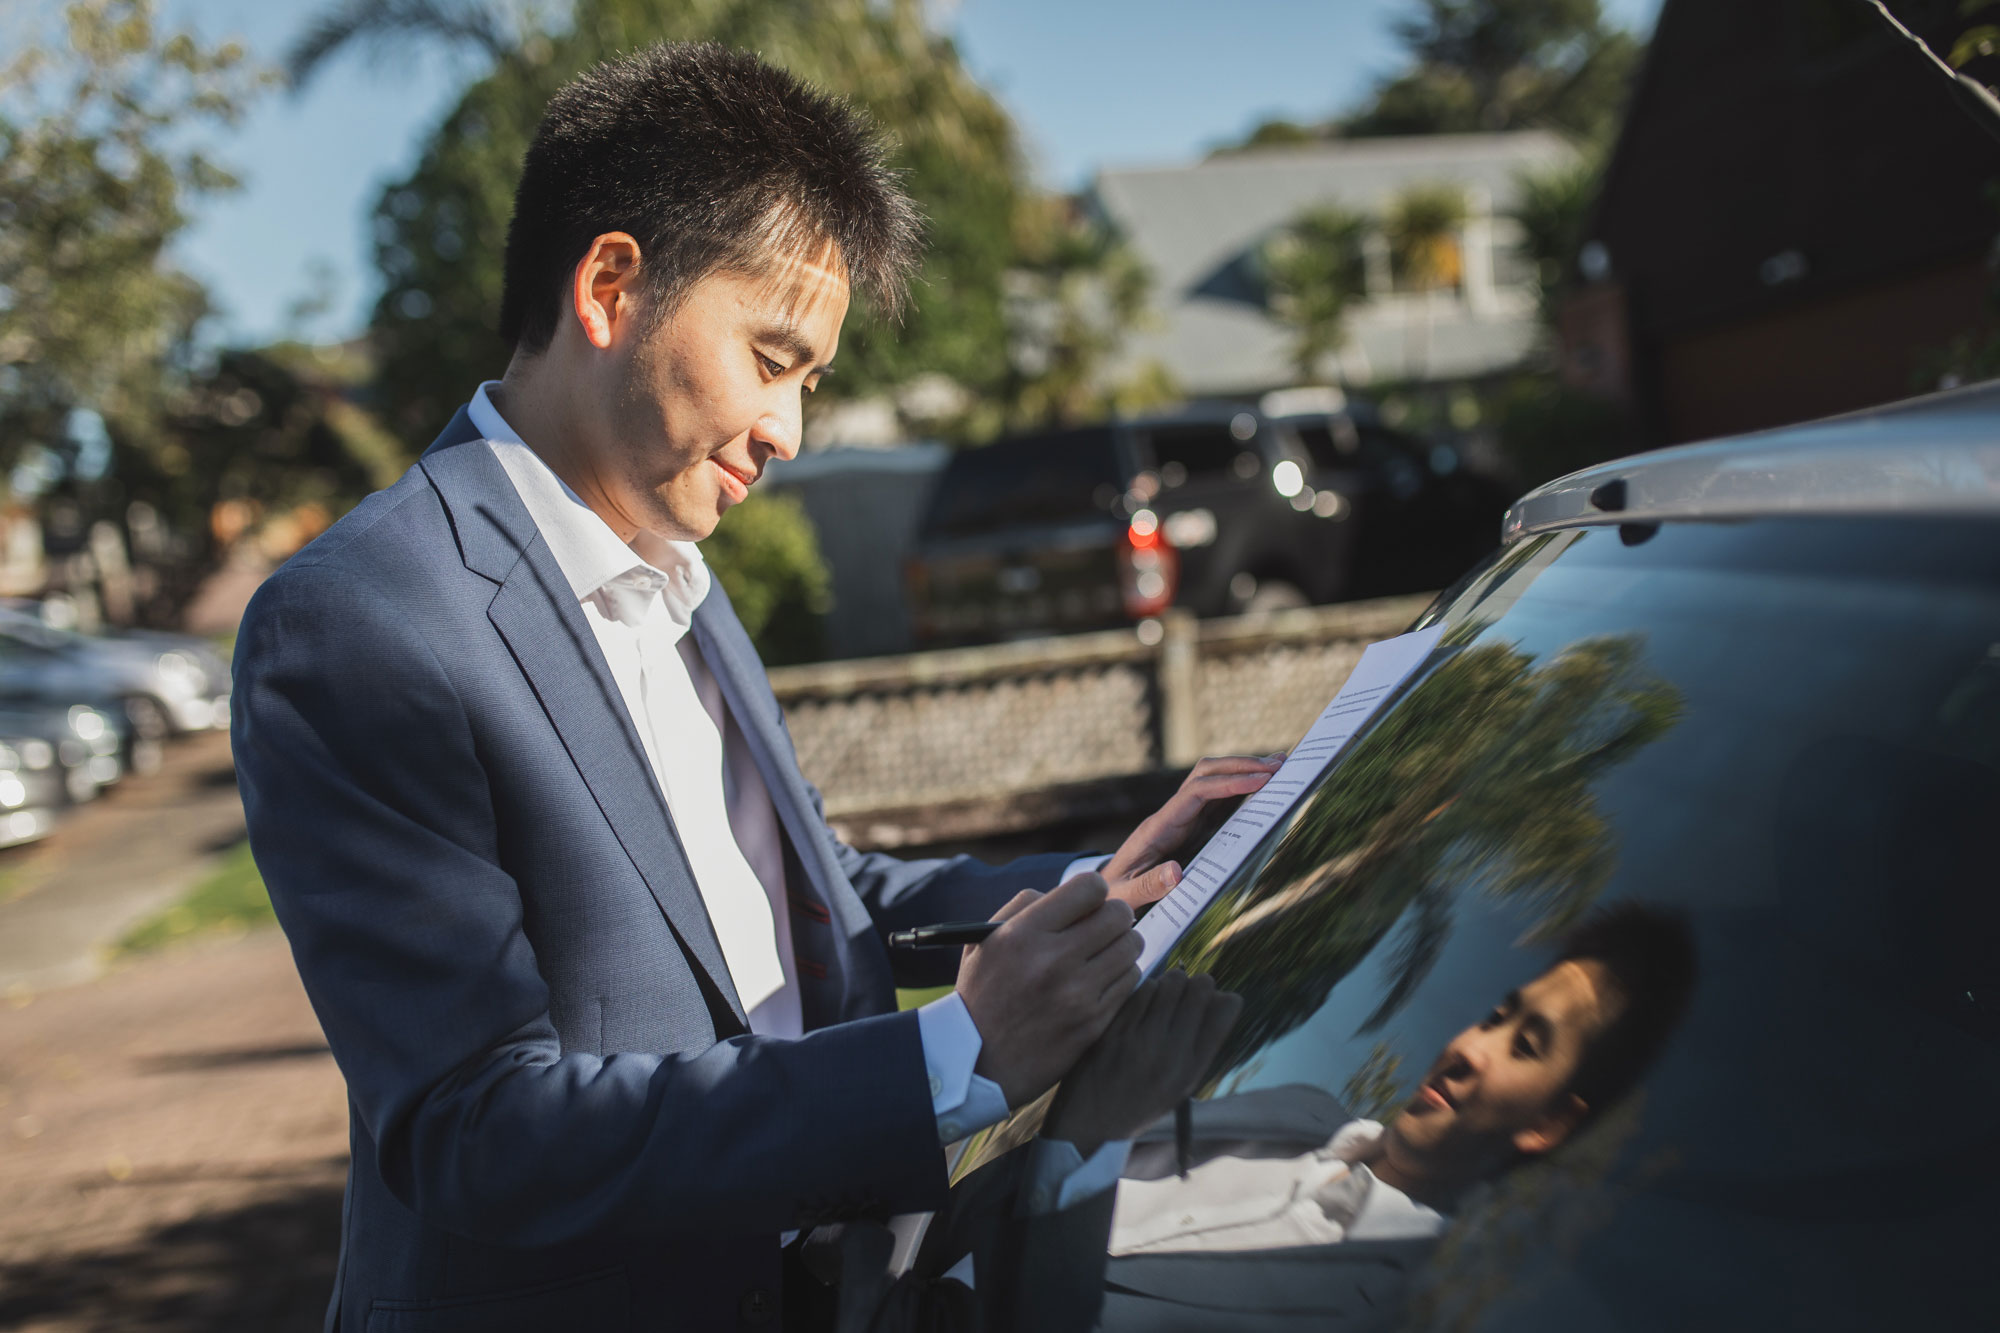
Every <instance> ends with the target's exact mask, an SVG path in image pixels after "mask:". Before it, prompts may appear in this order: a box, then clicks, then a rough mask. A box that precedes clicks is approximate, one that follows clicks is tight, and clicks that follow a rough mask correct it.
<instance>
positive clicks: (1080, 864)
mask: <svg viewBox="0 0 2000 1333" xmlns="http://www.w3.org/2000/svg"><path fill="white" fill-rule="evenodd" d="M1110 864H1111V858H1110V857H1109V856H1101V855H1098V854H1096V853H1092V854H1091V855H1089V856H1079V857H1077V858H1076V860H1074V861H1071V862H1070V863H1069V864H1068V865H1067V866H1064V867H1063V872H1062V878H1061V879H1059V880H1057V881H1056V883H1058V884H1067V883H1069V882H1070V881H1071V880H1073V879H1075V878H1076V877H1077V876H1078V875H1081V874H1084V873H1085V872H1087V871H1097V870H1102V869H1104V867H1106V866H1108V865H1110Z"/></svg>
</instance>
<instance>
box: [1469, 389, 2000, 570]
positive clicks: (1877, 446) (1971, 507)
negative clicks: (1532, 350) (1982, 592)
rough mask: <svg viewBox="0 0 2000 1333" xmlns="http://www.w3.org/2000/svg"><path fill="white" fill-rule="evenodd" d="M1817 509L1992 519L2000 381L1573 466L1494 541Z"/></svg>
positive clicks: (1515, 512)
mask: <svg viewBox="0 0 2000 1333" xmlns="http://www.w3.org/2000/svg"><path fill="white" fill-rule="evenodd" d="M1820 514H1880V515H1901V514H1938V515H1944V514H2000V380H1992V381H1987V382H1985V383H1982V384H1974V385H1969V386H1967V387H1965V388H1963V389H1953V390H1949V391H1947V392H1944V393H1935V394H1930V395H1927V396H1925V397H1922V398H1913V399H1910V400H1908V401H1906V402H1901V403H1894V404H1891V405H1889V406H1886V407H1879V408H1869V409H1867V410H1865V411H1861V412H1850V413H1848V414H1846V415H1844V416H1837V417H1828V418H1826V419H1825V420H1823V421H1814V422H1809V423H1807V424H1805V425H1801V426H1786V427H1782V428H1780V429H1777V430H1768V431H1759V432H1757V433H1755V434H1751V435H1739V436H1734V437H1731V438H1728V439H1722V440H1711V441H1708V442H1707V443H1703V444H1688V445H1679V446H1676V447H1674V448H1671V449H1661V450H1658V451H1656V452H1653V453H1646V454H1635V455H1633V456H1632V457H1630V458H1621V459H1617V460H1615V461H1613V462H1609V463H1601V464H1599V465H1597V466H1596V467H1591V468H1586V469H1584V470H1583V471H1581V472H1573V473H1571V474H1570V475H1569V476H1567V477H1561V478H1558V479H1557V480H1555V481H1552V482H1549V483H1548V484H1546V485H1544V486H1540V487H1538V488H1536V489H1535V490H1532V491H1530V492H1528V493H1527V494H1526V495H1524V496H1522V497H1521V498H1520V499H1518V500H1516V501H1515V502H1514V503H1513V505H1512V506H1511V507H1510V508H1509V509H1508V510H1507V517H1506V519H1505V521H1504V523H1503V525H1502V528H1501V542H1502V543H1503V544H1505V543H1510V542H1514V541H1518V540H1520V539H1521V538H1523V537H1527V536H1532V535H1533V534H1535V533H1537V532H1546V531H1548V530H1550V529H1552V528H1565V527H1575V526H1578V525H1582V524H1591V523H1650V522H1657V521H1661V520H1669V519H1704V518H1711V519H1712V518H1764V517H1774V516H1781V515H1782V516H1790V515H1820Z"/></svg>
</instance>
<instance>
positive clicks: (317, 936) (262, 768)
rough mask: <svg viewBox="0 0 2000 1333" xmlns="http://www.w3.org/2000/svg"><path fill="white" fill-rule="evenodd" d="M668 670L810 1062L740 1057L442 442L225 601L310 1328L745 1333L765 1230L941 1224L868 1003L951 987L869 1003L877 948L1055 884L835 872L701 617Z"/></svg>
mask: <svg viewBox="0 0 2000 1333" xmlns="http://www.w3.org/2000/svg"><path fill="white" fill-rule="evenodd" d="M693 633H694V634H695V636H696V638H697V641H698V642H699V644H700V646H701V650H702V653H703V656H704V657H705V658H706V660H707V662H708V664H709V667H710V669H711V670H712V671H713V672H714V674H715V676H716V679H717V680H718V681H719V682H720V684H721V687H722V692H723V695H724V697H725V698H726V699H727V701H728V704H729V708H730V711H731V713H732V714H733V716H734V717H735V718H736V720H737V722H738V724H739V725H740V726H741V728H742V729H743V732H744V734H745V735H746V736H747V737H748V739H749V743H750V746H751V749H752V750H753V751H754V753H755V756H756V760H757V765H758V769H759V771H760V772H761V773H762V775H763V778H764V781H765V783H766V785H767V786H768V787H769V788H770V792H771V798H772V800H773V802H774V803H775V805H776V807H777V812H778V815H779V818H780V821H781V823H782V825H783V829H784V834H785V841H786V847H785V853H786V864H787V866H788V870H789V877H788V889H789V893H790V899H791V907H792V918H791V927H792V938H793V941H794V949H795V953H796V958H797V963H798V972H799V980H800V987H801V990H802V993H803V994H802V999H803V1004H804V1011H805V1017H806V1024H807V1027H808V1029H809V1030H810V1031H809V1034H808V1035H807V1036H806V1037H805V1038H804V1039H802V1040H797V1041H783V1040H774V1039H767V1038H761V1037H757V1036H752V1035H748V1034H747V1033H746V1030H745V1026H744V1014H743V1008H742V1005H741V1003H740V1002H739V1000H738V998H737V996H736V993H735V990H734V988H733V987H732V986H731V984H730V979H729V974H728V971H727V969H726V968H725V967H724V965H723V961H722V953H721V950H720V948H719V946H718V945H717V942H716V936H715V931H714V929H713V928H712V926H711V925H710V923H709V920H708V916H707V913H706V911H705V909H704V907H703V905H702V899H701V896H700V894H699V892H698V891H697V890H696V887H695V883H694V879H693V876H692V873H691V871H690V870H689V867H688V862H687V859H686V857H685V855H684V854H683V852H682V850H681V846H680V843H679V841H678V839H677V837H676V834H675V830H674V824H673V820H672V818H671V817H670V816H669V814H668V812H667V808H666V804H665V802H664V800H663V799H662V797H661V794H660V790H659V787H658V784H657V783H656V782H655V780H654V777H653V774H652V770H651V768H650V767H649V766H648V764H647V761H646V758H645V752H644V750H643V749H642V748H641V746H640V742H639V738H638V735H637V733H636V732H635V731H634V729H633V727H632V723H631V721H630V719H629V717H628V716H627V714H626V712H625V709H624V706H623V704H622V702H621V700H620V697H619V694H618V690H617V687H616V685H615V684H614V682H613V680H612V678H611V675H610V672H609V670H608V668H607V667H606V665H605V662H604V659H603V655H602V654H601V653H600V651H599V650H598V647H597V641H596V639H595V637H594V636H593V635H592V633H591V631H590V628H589V626H588V625H587V624H586V622H585V620H584V617H583V614H582V611H581V608H580V607H579V606H578V605H577V602H576V598H575V597H574V595H573V594H572V593H571V591H570V588H569V585H568V583H567V582H566V581H565V580H564V578H563V575H562V572H561V570H560V569H558V568H557V566H556V563H555V560H554V558H553V557H552V556H551V555H550V553H549V550H548V547H547V546H546V544H545V543H544V542H543V540H542V539H541V537H540V535H539V533H538V532H537V530H536V528H535V526H534V524H533V522H532V520H531V519H530V518H529V516H528V512H527V510H526V508H525V507H524V506H523V505H522V504H521V501H520V499H519V497H518V495H517V494H516V492H515V491H514V488H513V486H512V484H511V483H510V482H509V480H508V478H507V476H506V474H505V473H504V472H503V471H502V470H501V468H500V465H499V462H498V460H497V459H495V458H494V456H493V453H492V451H491V449H490V448H488V447H487V446H486V445H485V444H484V443H483V442H482V441H481V440H480V439H479V438H478V432H477V431H476V430H475V429H474V428H473V427H472V425H471V423H470V420H469V419H468V417H467V415H466V414H465V413H464V412H460V413H459V414H458V416H457V417H456V418H455V419H454V420H453V421H452V423H451V425H450V426H449V427H448V428H447V429H446V431H445V433H444V434H443V435H442V436H440V437H439V439H438V441H437V442H436V443H435V444H434V445H432V446H431V448H430V449H429V450H428V451H427V452H426V453H425V454H424V456H423V458H422V459H421V460H419V462H418V463H417V464H416V466H414V467H412V468H411V469H410V471H409V472H408V473H407V474H406V475H405V476H404V477H403V478H402V480H400V481H399V482H397V483H396V485H394V486H392V487H391V488H389V489H388V490H386V491H383V492H380V493H378V494H376V495H374V496H371V497H370V498H368V499H367V500H365V501H364V502H362V504H361V505H359V506H358V507H357V508H356V509H355V510H354V511H353V512H352V513H350V514H349V515H347V516H346V517H345V518H343V519H342V520H341V521H340V522H339V523H337V524H335V525H334V526H333V528H332V529H331V530H329V531H328V532H327V533H326V534H324V535H323V536H321V537H320V538H319V539H318V540H317V541H315V542H313V543H312V545H310V546H309V547H307V548H306V549H305V550H303V551H301V552H300V553H299V554H298V555H297V556H295V557H293V558H292V559H291V560H290V561H289V562H287V563H286V564H285V565H284V567H283V568H281V569H280V570H278V571H277V573H275V574H274V575H273V576H272V577H271V578H270V579H269V580H268V581H267V582H266V583H265V585H264V586H263V588H262V589H261V590H260V591H259V592H258V594H257V596H256V598H255V599H254V600H253V601H252V603H251V606H250V609H249V612H248V613H247V614H246V616H245V617H244V620H243V627H242V631H241V634H240V635H239V638H238V641H237V649H236V668H235V670H236V685H235V696H234V718H235V721H234V736H233V740H234V744H235V752H236V763H237V771H238V775H239V778H240V781H241V784H242V789H243V797H244V805H245V809H246V811H247V814H248V818H249V826H250V839H251V846H252V849H253V851H254V852H255V855H256V858H257V864H258V866H259V867H260V869H261V870H262V871H263V873H264V877H265V880H266V882H267V883H268V884H269V886H270V890H271V898H272V902H273V903H274V905H275V906H276V908H277V912H278V919H279V921H280V922H281V923H282V925H283V926H284V929H285V932H286V934H287V936H288V937H289V939H290V942H291V946H292V950H293V954H294V957H295V958H296V959H297V962H298V968H299V973H300V975H301V977H303V979H304V981H305V987H306V991H307V993H308V995H309V996H310V997H311V999H312V1003H313V1006H314V1008H315V1009H316V1011H317V1012H318V1015H319V1019H320V1022H321V1024H322V1025H323V1026H324V1027H325V1029H326V1034H327V1039H328V1041H329V1043H330V1044H331V1046H332V1049H333V1054H334V1058H335V1059H336V1060H337V1061H338V1063H339V1065H340V1069H341V1072H342V1073H343V1074H344V1075H345V1076H346V1080H347V1087H348V1099H349V1110H350V1114H349V1120H350V1125H351V1131H350V1139H351V1144H352V1151H353V1160H352V1166H351V1168H350V1172H349V1177H348V1188H347V1201H346V1215H345V1220H344V1222H343V1227H342V1245H341V1264H340V1272H339V1277H338V1279H337V1284H336V1291H335V1295H334V1302H333V1306H332V1308H331V1309H330V1311H329V1316H328V1327H329V1328H344V1329H351V1330H357V1331H358V1330H364V1329H365V1330H368V1331H369V1333H419V1331H430V1333H436V1331H438V1330H458V1329H467V1330H470V1329H479V1330H485V1331H488V1333H504V1330H511V1329H523V1330H525V1329H538V1330H539V1329H552V1328H578V1329H583V1328H588V1329H593V1330H617V1329H625V1328H631V1329H726V1328H734V1327H737V1326H738V1325H739V1323H746V1324H750V1325H760V1324H763V1325H768V1324H772V1323H773V1322H774V1321H775V1319H776V1317H777V1300H778V1293H779V1254H778V1243H777V1239H776V1237H777V1234H778V1233H779V1232H780V1231H782V1230H784V1229H787V1228H792V1227H798V1226H802V1225H808V1224H812V1223H815V1222H818V1221H823V1220H830V1219H835V1218H838V1217H841V1216H845V1215H849V1214H854V1213H857V1212H861V1211H865V1210H888V1211H905V1210H917V1209H927V1208H932V1207H935V1206H936V1205H937V1204H938V1203H939V1202H940V1201H941V1200H942V1198H943V1195H944V1191H945V1176H944V1169H943V1163H942V1157H941V1154H940V1152H939V1149H938V1142H937V1127H936V1123H935V1120H934V1116H933V1112H932V1109H931V1101H930V1093H929V1089H928V1086H927V1076H926V1072H925V1068H924V1063H923V1054H922V1046H921V1042H920V1040H919V1036H918V1030H917V1023H916V1016H915V1015H914V1014H898V1013H896V1012H895V992H894V987H895V986H896V984H898V982H901V983H902V984H906V985H908V984H924V983H928V982H941V981H948V980H949V979H950V977H949V972H948V971H947V972H945V973H943V974H939V973H937V972H935V971H933V972H932V973H931V974H930V975H919V974H916V973H908V974H904V975H897V974H896V972H895V970H894V969H893V968H892V965H891V958H890V955H889V953H888V951H887V949H886V948H885V946H884V942H883V936H884V934H885V933H886V932H887V931H888V930H890V929H893V928H896V927H898V926H904V925H914V924H919V923H921V922H924V921H933V920H944V919H956V918H967V917H984V916H987V915H989V914H990V913H991V912H992V911H993V910H994V909H995V908H997V907H998V906H999V905H1000V904H1001V903H1002V902H1004V901H1005V900H1006V899H1008V898H1009V897H1011V896H1012V895H1013V894H1014V893H1015V892H1017V891H1018V890H1020V889H1022V888H1029V887H1036V888H1046V887H1048V886H1049V885H1050V884H1051V883H1053V881H1054V880H1055V878H1056V876H1057V875H1058V874H1059V873H1060V871H1061V869H1062V867H1063V866H1064V864H1065V863H1066V860H1067V858H1065V857H1062V856H1046V857H1033V858H1027V859H1024V860H1021V861H1017V862H1014V863H1013V864H1011V865H1009V866H1005V867H1000V868H994V867H990V866H986V865H984V864H981V863H979V862H976V861H972V860H969V859H964V858H959V859H953V860H946V861H925V862H902V861H898V860H895V859H893V858H889V857H884V856H871V855H862V854H860V853H857V852H855V851H854V850H852V849H851V848H848V847H846V846H844V845H842V844H841V843H840V841H839V840H838V839H837V838H836V837H835V836H834V835H833V834H832V832H831V831H830V830H829V829H828V828H827V825H826V821H825V818H824V814H823V811H822V807H821V804H820V801H819V796H818V793H816V792H815V791H814V790H813V789H812V787H811V786H810V785H809V784H808V783H807V782H806V781H805V779H804V778H803V777H802V776H801V775H800V773H799V770H798V764H797V760H796V757H795V756H794V754H793V751H792V747H791V743H790V740H789V739H788V737H787V735H786V732H785V726H784V719H783V715H782V714H781V712H780V711H779V708H778V704H777V701H776V699H774V698H773V696H772V694H771V690H770V687H769V684H768V683H767V681H766V679H765V676H764V672H763V669H762V666H761V664H760V663H759V662H758V660H757V656H756V652H755V650H754V649H753V648H752V647H751V644H750V640H749V638H748V637H747V636H746V635H745V633H744V631H743V628H742V626H741V625H740V624H739V623H738V622H737V620H736V617H735V615H734V613H733V612H732V611H731V610H730V607H729V601H728V598H727V597H726V596H725V595H724V594H723V592H722V590H721V588H720V587H719V586H718V587H716V588H715V589H714V590H713V591H712V592H711V593H710V595H709V597H708V599H707V601H706V602H705V603H704V604H703V605H702V607H701V609H700V611H699V612H698V613H697V614H696V616H695V618H694V628H693ZM663 762H671V757H670V756H669V757H667V758H665V759H664V760H663ZM952 965H953V962H952V960H951V959H949V958H947V959H946V960H944V966H945V967H946V968H947V969H948V968H949V967H950V966H952ZM936 966H937V965H936V964H935V963H933V964H932V967H933V968H935V967H936Z"/></svg>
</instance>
